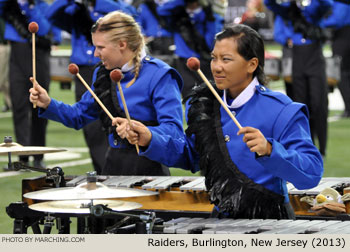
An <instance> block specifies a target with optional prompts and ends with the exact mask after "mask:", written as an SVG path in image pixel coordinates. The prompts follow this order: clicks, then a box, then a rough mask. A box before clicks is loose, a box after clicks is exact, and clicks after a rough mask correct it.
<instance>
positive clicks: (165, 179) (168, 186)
mask: <svg viewBox="0 0 350 252" xmlns="http://www.w3.org/2000/svg"><path fill="white" fill-rule="evenodd" d="M97 179H98V182H101V183H103V184H105V185H107V186H109V187H128V188H136V189H143V190H153V191H158V192H159V194H158V195H154V196H147V197H138V198H137V199H136V198H123V200H126V201H133V202H134V201H136V202H138V203H141V204H142V205H143V206H142V208H141V209H142V210H153V211H162V212H183V213H184V212H193V213H198V214H200V213H201V214H209V213H210V212H211V211H212V208H213V205H212V204H210V202H209V195H208V193H207V191H206V187H205V182H204V177H202V176H188V177H182V176H97ZM84 182H86V176H85V175H82V176H75V177H71V178H68V179H67V182H66V186H69V187H75V186H78V185H79V184H81V183H84ZM47 186H48V185H45V176H42V177H38V178H32V179H30V178H29V179H24V180H23V181H22V195H23V194H24V193H27V192H31V191H36V190H40V189H44V188H47ZM349 186H350V177H345V178H336V177H329V178H322V179H321V181H320V183H319V185H318V186H316V187H314V188H311V189H308V190H298V189H296V188H295V187H294V186H293V185H292V184H290V183H288V184H287V188H288V193H289V199H290V202H291V204H292V206H293V208H294V211H295V213H296V215H297V216H313V215H315V214H314V213H313V212H311V211H310V210H309V209H310V206H309V205H308V204H307V203H305V202H300V198H301V197H303V196H307V195H308V196H316V195H317V194H318V193H320V192H321V191H322V190H323V189H325V188H327V187H332V188H334V189H336V190H337V191H339V192H340V193H341V194H343V190H344V189H345V188H347V187H349ZM23 201H25V202H27V203H28V204H32V203H34V202H33V201H32V200H30V199H25V198H24V199H23ZM347 213H350V209H349V210H348V212H347Z"/></svg>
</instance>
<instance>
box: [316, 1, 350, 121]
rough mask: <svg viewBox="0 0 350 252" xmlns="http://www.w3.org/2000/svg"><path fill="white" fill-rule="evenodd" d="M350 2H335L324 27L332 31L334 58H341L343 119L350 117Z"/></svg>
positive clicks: (340, 88) (340, 86)
mask: <svg viewBox="0 0 350 252" xmlns="http://www.w3.org/2000/svg"><path fill="white" fill-rule="evenodd" d="M349 14H350V0H335V1H334V4H333V8H332V12H331V14H330V15H329V16H327V17H325V19H324V20H323V25H324V26H326V27H329V28H331V29H332V31H333V32H332V39H331V43H332V51H333V56H340V57H341V68H340V75H341V77H340V78H341V80H340V82H339V84H338V88H339V90H340V93H341V95H342V97H343V100H344V105H345V110H344V112H343V114H342V117H347V118H349V117H350V47H349V44H350V15H349Z"/></svg>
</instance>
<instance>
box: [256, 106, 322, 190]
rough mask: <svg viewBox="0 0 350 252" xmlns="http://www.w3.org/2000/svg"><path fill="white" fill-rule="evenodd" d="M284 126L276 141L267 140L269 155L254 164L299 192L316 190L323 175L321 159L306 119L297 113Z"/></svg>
mask: <svg viewBox="0 0 350 252" xmlns="http://www.w3.org/2000/svg"><path fill="white" fill-rule="evenodd" d="M287 125H288V126H287V127H286V128H284V130H283V131H282V135H281V137H280V138H279V139H278V140H276V139H272V138H270V139H267V140H268V141H269V142H270V143H271V144H272V152H271V155H270V156H269V157H268V156H263V157H258V158H257V161H258V162H259V163H260V164H261V165H262V166H264V167H265V168H266V169H267V170H269V171H270V172H271V173H272V174H273V175H274V176H276V177H280V178H281V179H283V180H285V181H288V182H291V183H292V184H293V185H294V186H295V187H296V188H298V189H307V188H312V187H315V186H316V185H317V184H318V183H319V181H320V180H321V177H322V174H323V160H322V157H321V154H320V153H319V151H318V150H317V148H316V147H315V145H314V144H313V142H312V140H311V137H310V130H309V122H308V119H307V116H306V115H305V113H304V112H303V111H302V110H298V112H296V114H295V115H294V116H293V117H292V118H291V120H290V121H289V122H288V124H287Z"/></svg>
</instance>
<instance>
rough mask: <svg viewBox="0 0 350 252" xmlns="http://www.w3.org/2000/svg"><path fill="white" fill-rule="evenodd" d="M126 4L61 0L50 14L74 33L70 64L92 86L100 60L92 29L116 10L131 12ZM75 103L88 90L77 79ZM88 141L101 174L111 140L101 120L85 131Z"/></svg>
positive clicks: (104, 0) (49, 16)
mask: <svg viewBox="0 0 350 252" xmlns="http://www.w3.org/2000/svg"><path fill="white" fill-rule="evenodd" d="M125 5H126V4H124V3H118V1H117V2H114V1H112V0H97V1H90V0H89V1H74V0H57V1H55V2H54V3H53V4H52V5H51V6H50V8H49V9H48V11H47V17H48V19H49V21H50V22H51V23H52V24H54V25H56V26H58V27H60V28H61V29H62V30H64V31H66V32H68V33H70V34H71V35H72V36H71V44H72V54H71V57H70V61H71V62H72V63H75V64H77V65H78V67H79V70H80V75H81V76H82V77H83V78H84V80H86V81H87V83H88V84H90V85H91V81H92V74H93V71H94V66H95V65H96V64H97V63H98V62H99V61H100V59H99V58H98V57H95V56H94V50H95V48H94V46H93V44H92V39H91V31H90V30H91V26H92V25H93V24H94V22H96V20H97V19H98V18H100V17H102V16H104V15H106V14H107V13H109V12H110V11H112V10H123V11H125V12H127V10H126V8H125ZM74 83H75V101H79V100H80V99H81V97H82V95H83V94H84V93H85V91H86V88H85V87H84V85H83V84H82V83H81V82H80V80H79V79H78V78H77V77H75V78H74ZM83 132H84V138H85V141H86V144H87V146H88V148H89V151H90V156H91V159H92V164H93V167H94V170H95V171H96V172H97V174H101V171H102V168H103V167H104V163H105V161H106V160H105V158H104V155H105V153H106V152H107V149H108V146H109V145H108V138H107V137H106V132H105V131H104V129H103V126H102V124H101V121H100V120H97V121H95V122H92V123H90V124H88V125H86V126H85V127H84V128H83Z"/></svg>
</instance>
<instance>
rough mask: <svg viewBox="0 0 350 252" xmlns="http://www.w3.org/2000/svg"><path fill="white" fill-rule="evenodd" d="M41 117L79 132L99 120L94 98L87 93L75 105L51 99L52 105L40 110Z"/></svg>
mask: <svg viewBox="0 0 350 252" xmlns="http://www.w3.org/2000/svg"><path fill="white" fill-rule="evenodd" d="M39 117H44V118H47V119H50V120H53V121H56V122H60V123H62V124H63V125H65V126H67V127H69V128H74V129H77V130H78V129H81V128H83V127H84V126H85V125H86V124H88V123H90V122H92V121H95V120H97V119H98V110H97V105H96V104H95V103H94V98H93V97H92V96H91V94H90V93H89V92H88V91H86V92H85V93H84V95H83V96H82V98H81V100H80V101H78V102H77V103H75V104H73V105H68V104H65V103H63V102H61V101H57V100H55V99H51V103H50V105H49V106H48V108H47V109H46V110H45V109H39Z"/></svg>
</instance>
